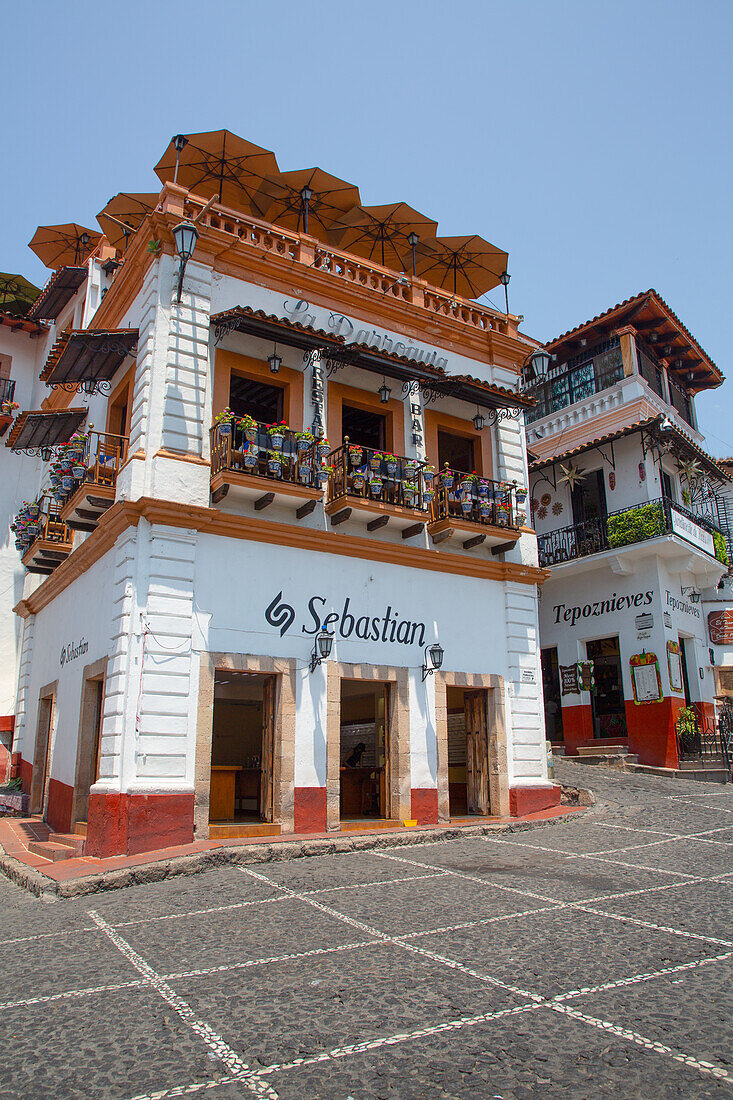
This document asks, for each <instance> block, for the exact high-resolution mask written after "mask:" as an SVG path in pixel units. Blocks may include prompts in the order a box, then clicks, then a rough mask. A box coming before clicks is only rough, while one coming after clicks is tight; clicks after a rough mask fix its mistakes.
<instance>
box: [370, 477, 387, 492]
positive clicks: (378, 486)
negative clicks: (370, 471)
mask: <svg viewBox="0 0 733 1100" xmlns="http://www.w3.org/2000/svg"><path fill="white" fill-rule="evenodd" d="M383 487H384V482H383V481H382V479H381V477H370V478H369V489H370V491H371V494H372V496H374V497H381V495H382V488H383Z"/></svg>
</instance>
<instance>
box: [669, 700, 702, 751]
mask: <svg viewBox="0 0 733 1100" xmlns="http://www.w3.org/2000/svg"><path fill="white" fill-rule="evenodd" d="M675 730H676V733H677V737H678V738H679V743H680V748H681V749H682V752H694V751H695V748H696V747H697V743H698V739H699V736H700V727H699V726H698V723H697V714H696V713H695V711H694V709H693V708H692V707H683V708H682V710H681V711H680V712H679V714H678V715H677V721H676V722H675Z"/></svg>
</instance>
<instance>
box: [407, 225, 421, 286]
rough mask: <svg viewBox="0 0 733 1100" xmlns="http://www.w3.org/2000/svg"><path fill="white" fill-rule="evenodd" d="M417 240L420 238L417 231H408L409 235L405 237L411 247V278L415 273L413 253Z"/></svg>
mask: <svg viewBox="0 0 733 1100" xmlns="http://www.w3.org/2000/svg"><path fill="white" fill-rule="evenodd" d="M419 240H420V238H419V237H418V235H417V233H410V235H409V237H408V238H407V243H408V244H409V246H410V248H411V249H412V277H413V279H414V278H415V275H416V274H417V255H416V253H415V249H416V248H417V242H418V241H419Z"/></svg>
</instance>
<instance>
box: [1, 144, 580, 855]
mask: <svg viewBox="0 0 733 1100" xmlns="http://www.w3.org/2000/svg"><path fill="white" fill-rule="evenodd" d="M204 137H206V135H204ZM191 140H192V143H193V142H194V138H192V139H191ZM273 159H274V158H273ZM182 163H183V161H182ZM161 164H162V162H161ZM159 168H160V166H159ZM170 178H172V175H171V177H170ZM178 179H179V183H178V184H176V185H174V184H172V183H166V184H165V185H164V187H163V190H162V192H161V194H160V196H159V199H157V198H156V200H155V204H154V205H155V209H151V210H150V212H149V213H147V214H145V216H141V217H140V218H138V219H136V224H135V227H134V232H127V233H126V234H125V239H126V245H127V247H126V249H125V251H124V256H123V255H121V254H120V255H118V259H122V260H123V262H122V264H121V265H120V266H119V267H118V269H117V270H116V271H115V272H114V273H113V275H112V278H111V283H110V285H109V289H108V290H107V292H106V294H105V295H104V297H103V300H101V301H100V300H99V298H100V294H101V290H100V288H101V287H102V286H103V285H104V283H103V282H100V279H102V280H106V279H107V277H108V276H107V273H108V272H110V271H111V267H112V265H110V264H108V263H106V260H107V258H108V256H109V246H108V245H107V243H106V242H105V241H102V242H101V243H100V245H99V246H98V248H97V249H96V251H95V253H94V256H93V258H92V260H91V261H90V270H91V272H92V275H91V276H90V278H89V279H88V281H87V284H86V291H85V294H86V298H85V302H86V305H85V307H84V316H83V321H82V324H81V325H80V326H79V331H78V332H76V333H75V332H74V331H72V330H70V331H69V332H67V333H66V334H64V335H63V336H62V337H61V339H60V341H59V342H57V343H56V345H55V347H54V349H53V351H52V352H51V353H50V354H49V356H48V358H47V359H46V361H45V364H44V366H43V370H42V372H41V373H42V377H43V381H44V384H46V385H48V386H49V387H54V386H55V387H57V388H56V389H53V390H52V397H51V400H50V403H47V409H46V411H45V412H44V415H42V416H36V413H35V411H33V412H31V411H29V410H26V412H25V413H24V414H23V415H21V416H19V417H18V419H17V420H16V422H15V424H14V425H13V428H12V429H11V431H10V432H9V433H8V441H9V444H10V446H11V447H12V448H14V449H15V450H16V451H22V450H23V448H24V447H25V446H31V445H33V446H43V443H44V432H45V433H51V432H54V431H57V430H59V425H60V424H61V422H62V420H63V423H64V425H65V428H64V430H65V431H66V433H67V434H68V433H69V432H70V431H71V430H72V429H73V428H79V429H80V430H82V431H83V432H84V433H85V434H86V437H87V438H86V440H85V442H84V448H83V450H84V454H83V457H81V455H79V456H77V457H76V458H75V459H74V460H73V465H74V466H83V468H84V469H83V471H82V470H81V469H80V470H79V471H78V473H79V475H80V476H79V477H78V478H77V479H75V480H73V482H72V476H73V475H70V474H69V473H68V472H64V476H65V477H66V478H67V479H68V484H67V491H64V489H63V484H62V485H61V486H60V487H59V486H58V480H57V484H56V488H55V492H56V494H57V495H58V496H59V497H60V498H61V499H60V500H59V501H58V504H59V508H60V517H61V524H62V526H61V527H54V528H53V530H52V531H51V530H46V531H45V532H41V535H40V536H39V537H38V538H37V539H36V540H35V541H34V543H33V544H32V545H31V546H30V547H29V548H28V549H27V550H26V551H25V553H24V556H23V560H24V562H25V563H26V565H27V566H29V567H30V568H31V569H42V570H46V571H47V572H46V575H43V576H42V579H41V580H40V583H38V578H34V577H33V575H32V574H30V575H29V582H28V586H27V589H26V592H25V595H24V598H23V600H22V601H20V603H19V604H18V608H17V609H18V613H19V615H20V616H21V617H22V619H23V642H22V655H21V674H20V683H19V693H18V707H17V713H16V728H15V744H14V753H15V757H14V759H15V761H16V766H17V770H18V773H19V774H21V775H22V777H23V780H24V786H25V788H26V789H27V790H28V791H29V793H30V796H31V810H32V811H33V812H36V813H41V812H42V813H43V814H44V816H45V817H46V819H47V820H48V822H49V823H50V824H51V825H52V827H53V828H54V829H56V830H57V831H61V832H66V831H68V830H70V829H72V828H76V829H77V831H84V830H86V836H87V842H86V851H87V852H88V853H89V854H92V855H107V854H112V853H115V852H135V851H142V850H146V849H150V848H158V847H164V846H166V845H170V844H179V843H184V842H186V841H189V840H191V839H192V838H193V837H194V836H196V837H198V838H206V837H210V836H211V837H222V836H246V835H249V834H251V833H255V834H257V833H263V832H265V833H272V834H277V833H283V834H287V833H292V832H323V831H326V830H338V829H348V828H355V827H358V828H362V827H364V826H365V822H367V823H368V821H369V820H370V819H375V820H374V821H373V824H379V820H380V819H381V823H382V827H383V825H384V822H385V821H387V822H392V823H394V824H395V826H399V825H400V824H401V823H402V822H403V821H406V820H416V821H418V822H419V823H429V822H438V821H448V820H450V819H451V818H453V819H454V820H455V819H456V818H460V817H461V816H463V815H465V814H466V813H467V812H473V813H479V814H484V815H485V814H493V815H497V814H498V815H507V814H509V813H510V812H511V813H514V814H522V813H525V812H528V811H530V810H535V809H542V808H544V807H547V806H550V805H553V804H554V803H556V802H557V801H558V798H559V788H557V787H555V786H554V785H553V784H552V783H550V782H549V781H548V778H547V768H546V755H545V751H544V750H545V735H544V726H543V720H542V707H541V695H540V686H539V685H540V676H539V671H540V660H539V650H538V645H537V588H538V585H539V584H540V583H541V582H542V580H543V579H544V575H545V574H544V573H543V571H542V570H541V569H539V568H538V567H537V544H536V539H535V536H534V533H533V532H532V531H531V530H530V529H529V527H528V526H527V524H526V522H525V519H526V516H525V508H526V490H525V489H524V486H526V484H527V480H526V479H527V467H526V450H525V443H524V432H523V423H522V411H523V407H524V406H525V404H526V402H525V399H524V398H523V397H522V396H521V395H520V394H519V393H518V387H517V382H518V376H519V372H520V370H521V366H522V363H523V362H524V361H525V359H526V357H527V354H528V353H529V352H531V351H532V345H531V344H530V343H529V342H528V341H526V340H525V338H523V337H522V336H521V335H520V334H519V333H518V331H517V320H516V318H514V317H512V316H505V315H504V314H501V313H497V312H496V311H494V310H492V309H488V308H486V307H484V306H479V305H477V304H476V302H473V301H470V300H467V299H463V298H461V297H459V296H458V295H457V294H456V293H455V289H453V290H452V292H446V291H445V290H443V289H440V287H437V286H435V285H431V284H430V283H429V282H427V281H426V280H424V279H422V278H419V277H417V276H415V275H413V276H412V277H409V276H406V275H405V274H404V273H403V272H402V271H397V270H396V269H390V268H389V267H387V266H383V265H381V264H376V263H374V262H373V261H372V260H367V259H364V258H363V257H358V256H356V255H355V253H354V252H347V251H342V250H339V249H338V248H336V247H334V246H333V245H332V244H331V243H330V242H327V241H326V240H325V239H324V238H325V235H326V234H325V232H324V230H323V226H322V223H320V222H319V223H318V224H319V226H320V229H316V230H315V231H316V232H320V233H321V236H320V237H319V236H309V235H307V234H305V233H303V232H300V231H299V229H297V228H295V229H288V228H285V227H283V226H282V225H280V224H276V225H273V224H272V223H268V222H266V221H264V220H263V219H262V218H261V217H259V218H258V217H254V216H253V215H252V213H251V210H250V209H247V208H246V204H245V203H244V202H242V203H241V205H240V206H239V207H230V208H227V207H224V206H222V205H221V204H220V203H219V202H214V204H213V205H212V203H211V202H210V201H209V202H208V203H207V201H206V200H207V198H208V195H209V194H210V191H207V190H206V189H205V187H203V186H202V187H201V192H202V194H200V195H199V194H196V193H191V192H188V191H187V190H186V188H185V187H183V186H181V185H180V184H181V181H182V180H183V181H184V182H185V173H183V172H182V173H181V174H180V175H179V177H178ZM283 179H284V177H283ZM269 186H271V187H273V188H274V187H276V186H277V187H281V188H282V187H284V183H282V182H278V180H277V178H275V179H274V180H272V181H271V183H270V185H269ZM225 198H226V196H225ZM313 201H315V200H313ZM362 210H363V208H361V207H359V208H357V210H356V217H357V218H360V217H362V216H363V215H362V213H361V212H362ZM351 216H352V218H353V217H354V214H353V213H352V215H351ZM191 218H196V219H198V221H197V229H198V234H199V236H198V241H197V243H196V247H195V252H194V255H193V258H191V259H190V260H189V262H188V264H187V266H186V268H185V276H184V278H183V282H182V294H181V297H180V301H179V300H178V293H177V288H178V286H179V285H180V284H179V261H178V259H177V258H176V255H175V250H176V246H175V239H174V230H175V229H176V227H177V226H179V225H180V223H181V222H182V220H183V219H191ZM273 220H277V219H273ZM283 220H285V219H283ZM311 229H312V230H314V229H315V227H314V226H313V223H311ZM356 247H357V246H356V245H354V248H356ZM441 247H445V246H441V244H440V241H439V240H437V241H435V243H434V244H432V245H431V246H430V248H431V250H432V252H431V255H432V254H434V253H435V252H438V251H439V249H440V248H441ZM494 251H496V250H494ZM407 255H408V260H407V261H406V263H407V264H408V265H409V249H408V250H407ZM499 255H503V254H499ZM504 259H505V258H504ZM394 262H395V265H396V266H398V265H397V261H394ZM431 262H432V261H431ZM103 265H104V266H103ZM414 265H415V255H414V252H413V266H414ZM454 277H455V276H454ZM436 281H438V280H437V278H436ZM495 281H498V280H495ZM455 285H456V284H455V283H454V288H455ZM95 295H96V297H95ZM75 323H77V322H75ZM82 330H83V331H82ZM100 385H101V386H102V387H103V390H104V392H99V389H98V387H99V386H100ZM59 387H66V388H59ZM84 387H86V389H88V390H96V391H97V392H95V393H94V394H93V395H92V396H88V397H86V398H83V397H81V396H80V394H81V391H82V390H83V389H84ZM72 389H73V390H78V391H79V392H78V393H77V392H70V391H71V390H72ZM77 408H78V409H79V412H74V410H75V409H77ZM227 410H231V413H232V415H233V417H234V419H233V420H230V419H229V415H230V414H229V412H228V411H227ZM217 416H219V418H220V419H219V421H218V423H217V422H216V417H217ZM282 420H285V421H286V422H287V425H288V427H287V428H285V429H283V431H282V432H281V433H280V435H279V441H278V432H277V431H276V430H275V431H272V432H268V430H267V427H266V425H267V424H270V425H273V424H274V423H276V422H279V421H282ZM92 423H93V425H94V429H93V430H90V428H91V424H92ZM309 432H310V434H308V433H309ZM322 432H323V433H325V435H326V436H327V437H328V440H330V443H328V465H329V467H330V469H329V470H328V471H327V474H325V475H323V476H322V474H321V466H320V459H319V456H318V453H317V450H318V444H319V441H320V436H321V433H322ZM298 433H300V435H301V436H302V437H303V442H302V443H299V442H298ZM248 435H251V436H252V439H251V440H248ZM326 442H327V441H326ZM299 446H302V447H303V450H302V451H299V450H298V447H299ZM322 450H323V452H324V453H325V451H326V443H322ZM357 451H358V453H357ZM58 457H59V452H58V451H56V452H55V458H58ZM7 459H10V461H12V460H13V459H15V460H16V461H19V458H18V456H17V455H15V456H12V455H10V454H9V453H8V454H6V460H7ZM428 462H432V464H433V466H436V467H439V470H440V471H441V474H442V477H441V478H440V480H439V479H438V477H437V475H436V478H435V481H434V480H433V477H432V475H431V473H430V471H429V468H428V467H427V463H428ZM474 472H475V475H474ZM82 474H83V476H82ZM44 478H45V479H46V481H44V485H45V484H46V483H47V479H48V478H49V472H48V468H47V469H46V472H45V473H44ZM466 479H468V480H466ZM64 484H66V483H64ZM68 486H72V487H71V488H68ZM461 486H462V487H461ZM431 498H432V499H431ZM64 524H66V525H68V526H63V525H64ZM44 535H46V536H49V537H46V538H44V537H43V536H44ZM324 634H326V635H328V637H327V639H325V640H324V637H323V635H324ZM329 642H330V645H331V647H332V648H331V649H330V652H329V653H328V655H327V657H326V658H325V659H321V660H319V658H320V657H321V656H322V653H325V652H326V650H327V649H328V648H329ZM436 645H437V646H439V647H440V650H442V663H440V659H441V653H440V652H439V650H438V649H435V648H433V649H432V651H431V647H434V646H436ZM321 646H323V650H321ZM436 663H437V664H438V665H439V667H438V668H437V669H436V668H434V664H436Z"/></svg>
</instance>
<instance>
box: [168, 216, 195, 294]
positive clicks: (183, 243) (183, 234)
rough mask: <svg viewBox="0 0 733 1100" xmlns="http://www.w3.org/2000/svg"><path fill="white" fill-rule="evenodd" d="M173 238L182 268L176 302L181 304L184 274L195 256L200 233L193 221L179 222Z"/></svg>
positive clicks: (179, 270)
mask: <svg viewBox="0 0 733 1100" xmlns="http://www.w3.org/2000/svg"><path fill="white" fill-rule="evenodd" d="M173 238H174V240H175V242H176V252H177V253H178V256H179V259H180V261H181V266H180V268H179V269H178V294H177V296H176V301H177V302H180V300H181V293H182V291H183V273H184V271H185V270H186V264H187V263H188V261H189V260H190V259H191V257H192V256H193V253H194V250H195V248H196V242H197V240H198V239H199V231H198V229H197V228H196V226H195V225H194V224H193V222H191V221H185V222H179V223H178V225H177V226H176V227H175V229H174V230H173Z"/></svg>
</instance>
